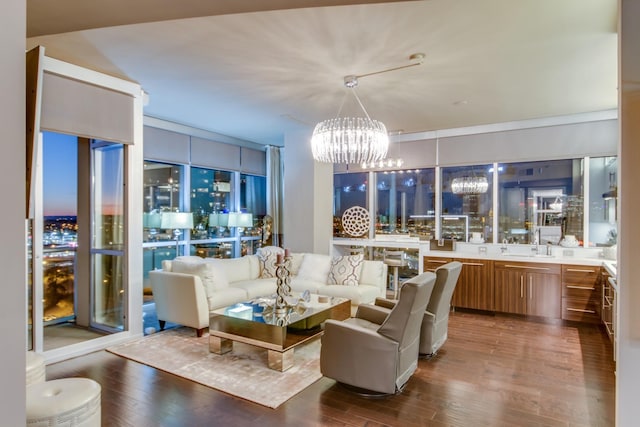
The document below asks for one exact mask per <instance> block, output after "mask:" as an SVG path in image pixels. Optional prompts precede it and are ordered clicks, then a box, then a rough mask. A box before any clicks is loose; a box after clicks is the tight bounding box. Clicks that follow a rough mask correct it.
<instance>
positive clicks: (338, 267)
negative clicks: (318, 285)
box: [327, 254, 364, 286]
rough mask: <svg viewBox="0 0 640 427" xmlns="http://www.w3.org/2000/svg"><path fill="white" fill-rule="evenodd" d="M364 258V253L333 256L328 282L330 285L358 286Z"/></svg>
mask: <svg viewBox="0 0 640 427" xmlns="http://www.w3.org/2000/svg"><path fill="white" fill-rule="evenodd" d="M363 260H364V255H362V254H358V255H347V256H339V257H335V258H333V259H332V260H331V269H330V270H329V280H328V281H327V283H328V284H329V285H345V286H358V284H359V283H360V275H361V274H362V264H363V262H362V261H363Z"/></svg>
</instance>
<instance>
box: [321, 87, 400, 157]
mask: <svg viewBox="0 0 640 427" xmlns="http://www.w3.org/2000/svg"><path fill="white" fill-rule="evenodd" d="M344 84H345V86H346V87H348V88H350V89H351V93H353V96H354V97H355V98H356V100H357V101H358V104H359V105H360V108H362V111H363V112H364V114H365V116H366V117H344V118H340V117H336V118H334V119H329V120H325V121H322V122H320V123H318V124H317V125H316V127H315V129H314V130H313V136H312V137H311V151H312V153H313V158H314V159H315V160H317V161H319V162H325V163H359V164H364V163H373V162H378V161H380V160H382V159H384V158H385V156H386V155H387V149H388V148H389V135H388V134H387V128H386V127H385V126H384V124H382V123H381V122H379V121H377V120H372V119H371V117H369V114H368V113H367V110H365V108H364V106H363V105H362V102H361V101H360V98H359V97H358V94H357V93H356V91H355V89H354V88H355V87H356V86H357V85H358V78H357V77H356V76H346V77H345V78H344ZM340 110H342V106H341V107H340ZM338 115H340V111H338Z"/></svg>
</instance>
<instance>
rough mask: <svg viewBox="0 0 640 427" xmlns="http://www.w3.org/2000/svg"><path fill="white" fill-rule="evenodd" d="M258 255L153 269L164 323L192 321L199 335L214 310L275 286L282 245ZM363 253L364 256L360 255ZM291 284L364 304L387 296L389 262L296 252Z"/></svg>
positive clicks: (191, 261) (189, 260) (155, 295)
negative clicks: (275, 263)
mask: <svg viewBox="0 0 640 427" xmlns="http://www.w3.org/2000/svg"><path fill="white" fill-rule="evenodd" d="M262 249H263V250H262V252H261V251H259V252H258V255H247V256H244V257H242V258H231V259H217V258H200V257H178V258H176V259H175V260H172V261H165V262H163V269H162V270H154V271H150V272H149V279H150V283H151V288H152V291H153V298H154V301H155V303H156V312H157V315H158V320H160V327H161V329H162V328H163V327H164V324H165V322H172V323H177V324H180V325H183V326H189V327H192V328H195V329H196V330H197V333H198V336H201V335H202V333H203V332H204V331H205V330H206V329H207V328H208V327H209V312H210V311H211V310H215V309H218V308H222V307H227V306H229V305H233V304H235V303H238V302H246V301H250V300H252V299H254V298H257V297H262V296H268V295H272V294H274V293H275V292H276V278H275V277H274V276H275V274H274V268H275V266H274V261H275V257H276V252H277V251H278V250H279V248H276V249H272V248H262ZM358 257H360V258H358ZM291 277H292V279H291V288H292V290H293V291H294V292H303V291H305V290H309V291H310V292H311V293H316V294H320V295H328V296H337V297H344V298H349V299H350V300H351V312H352V315H354V314H355V310H356V308H357V306H358V305H359V304H362V303H373V302H374V301H375V299H376V297H384V296H386V286H387V266H386V264H384V263H383V262H382V261H369V260H364V259H362V255H356V256H348V257H336V258H332V257H330V256H329V255H319V254H311V253H294V254H292V260H291Z"/></svg>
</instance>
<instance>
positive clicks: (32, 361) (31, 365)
mask: <svg viewBox="0 0 640 427" xmlns="http://www.w3.org/2000/svg"><path fill="white" fill-rule="evenodd" d="M45 379H46V377H45V365H44V357H42V355H41V354H38V353H36V352H35V351H27V385H30V384H36V383H42V382H44V381H45Z"/></svg>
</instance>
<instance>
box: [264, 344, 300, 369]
mask: <svg viewBox="0 0 640 427" xmlns="http://www.w3.org/2000/svg"><path fill="white" fill-rule="evenodd" d="M293 350H294V349H293V348H290V349H289V350H285V351H275V350H269V349H267V354H268V356H269V368H271V369H273V370H276V371H280V372H284V371H286V370H287V369H289V368H291V367H292V366H293Z"/></svg>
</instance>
